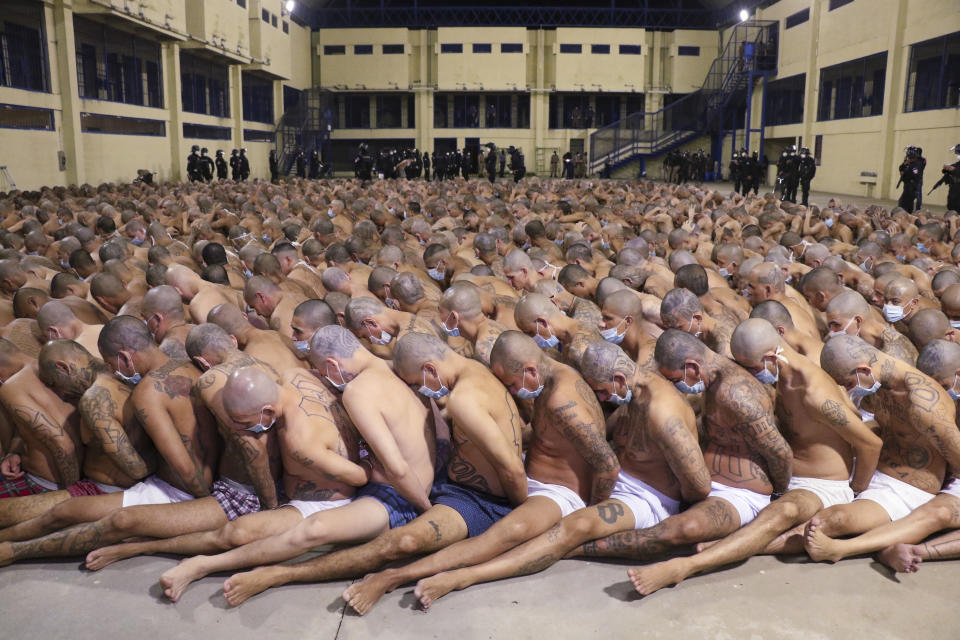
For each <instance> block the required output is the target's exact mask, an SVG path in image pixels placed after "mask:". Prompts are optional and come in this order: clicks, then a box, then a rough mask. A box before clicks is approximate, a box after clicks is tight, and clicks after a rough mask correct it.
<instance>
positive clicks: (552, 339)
mask: <svg viewBox="0 0 960 640" xmlns="http://www.w3.org/2000/svg"><path fill="white" fill-rule="evenodd" d="M547 332H548V333H549V334H550V335H549V337H546V338H544V337H543V336H541V335H540V325H537V335H535V336H533V339H534V341H535V342H536V343H537V344H538V345H539V346H541V347H543V348H544V349H552V348H553V347H555V346H557V345H558V344H560V338H558V337H557V336H555V335H553V331H550V327H547Z"/></svg>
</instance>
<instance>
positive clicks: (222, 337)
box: [184, 322, 237, 367]
mask: <svg viewBox="0 0 960 640" xmlns="http://www.w3.org/2000/svg"><path fill="white" fill-rule="evenodd" d="M184 347H185V348H186V350H187V355H188V356H190V357H191V358H203V359H204V360H206V361H207V363H208V364H209V365H210V366H212V367H215V366H217V365H218V364H220V363H222V362H223V361H224V360H225V359H226V355H227V354H228V353H230V352H231V351H233V350H235V349H236V348H237V345H236V343H234V341H233V339H232V338H231V337H230V334H228V333H227V332H226V331H224V330H223V328H221V327H219V326H217V325H215V324H213V323H212V322H204V323H203V324H198V325H197V326H195V327H194V328H193V329H190V333H188V334H187V339H186V340H185V341H184Z"/></svg>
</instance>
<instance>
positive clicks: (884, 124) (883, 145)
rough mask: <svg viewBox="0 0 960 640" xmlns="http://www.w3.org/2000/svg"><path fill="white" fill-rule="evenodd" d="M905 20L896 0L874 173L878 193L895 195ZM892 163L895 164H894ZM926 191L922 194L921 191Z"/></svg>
mask: <svg viewBox="0 0 960 640" xmlns="http://www.w3.org/2000/svg"><path fill="white" fill-rule="evenodd" d="M906 21H907V0H900V1H899V2H898V3H897V13H896V16H895V19H894V20H891V22H890V29H889V31H888V32H887V33H888V44H887V72H886V74H885V76H884V84H883V86H884V93H883V114H882V115H881V116H880V158H881V159H882V160H881V161H882V165H881V169H880V172H879V173H880V175H878V176H877V190H878V191H879V192H880V197H882V198H888V199H894V200H896V199H897V197H898V196H897V193H896V189H895V188H894V187H895V186H896V184H897V180H895V179H894V177H896V178H897V179H899V175H896V176H895V173H896V166H898V165H899V162H900V158H901V157H902V153H900V151H899V150H898V149H896V148H895V146H894V145H896V142H897V141H896V135H897V114H898V113H899V112H900V109H901V105H903V100H904V95H903V94H904V92H905V91H906V86H907V83H906V74H907V64H909V52H906V51H905V50H904V49H905V48H904V46H903V32H904V30H905V27H906ZM895 163H896V164H895ZM924 195H926V194H924Z"/></svg>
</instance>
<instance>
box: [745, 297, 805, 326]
mask: <svg viewBox="0 0 960 640" xmlns="http://www.w3.org/2000/svg"><path fill="white" fill-rule="evenodd" d="M750 317H751V318H761V319H763V320H766V321H767V322H769V323H770V324H772V325H773V326H774V327H775V328H776V329H777V331H778V332H781V331H786V330H787V329H792V328H793V326H794V325H793V316H791V315H790V311H789V310H788V309H787V308H786V307H785V306H784V305H783V303H782V302H778V301H777V300H767V301H765V302H761V303H760V304H758V305H757V306H755V307H754V308H753V311H751V312H750Z"/></svg>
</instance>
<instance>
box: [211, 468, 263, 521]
mask: <svg viewBox="0 0 960 640" xmlns="http://www.w3.org/2000/svg"><path fill="white" fill-rule="evenodd" d="M210 495H211V496H213V497H214V498H216V499H217V502H218V503H220V507H221V508H222V509H223V512H224V513H225V514H227V520H236V519H237V518H239V517H240V516H245V515H247V514H248V513H256V512H257V511H260V498H258V497H257V493H256V492H255V491H254V490H253V487H251V486H250V485H246V484H241V483H239V482H235V481H233V480H230V479H228V478H221V479H219V480H217V481H216V482H214V483H213V490H212V491H211V492H210Z"/></svg>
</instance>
